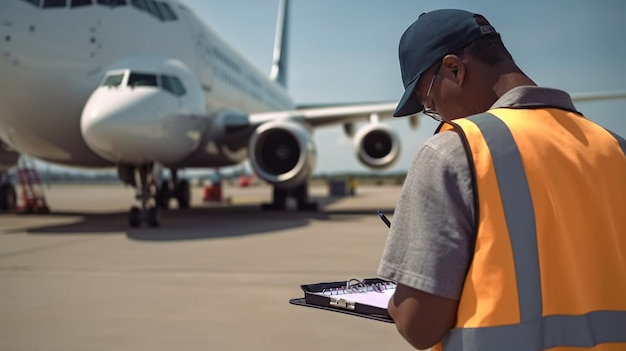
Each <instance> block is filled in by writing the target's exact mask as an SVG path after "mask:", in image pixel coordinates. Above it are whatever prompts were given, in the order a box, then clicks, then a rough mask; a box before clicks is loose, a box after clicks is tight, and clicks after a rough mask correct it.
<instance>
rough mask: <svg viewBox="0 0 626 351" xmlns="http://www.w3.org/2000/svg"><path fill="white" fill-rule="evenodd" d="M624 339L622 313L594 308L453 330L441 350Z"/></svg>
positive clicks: (526, 348) (527, 350)
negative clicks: (521, 320) (582, 312)
mask: <svg viewBox="0 0 626 351" xmlns="http://www.w3.org/2000/svg"><path fill="white" fill-rule="evenodd" d="M538 337H539V338H538ZM624 341H626V312H622V311H597V312H593V313H589V314H586V315H582V316H570V315H568V316H563V315H555V316H548V317H544V318H542V319H539V320H536V321H532V322H528V323H525V324H514V325H507V326H500V327H486V328H465V329H453V330H452V331H451V332H450V333H449V334H448V336H447V337H446V341H445V342H444V344H443V349H444V350H445V351H449V350H454V351H457V350H458V351H461V350H462V351H468V350H480V351H491V350H505V351H538V350H546V349H550V348H553V347H567V346H569V347H592V346H595V345H598V344H604V343H616V342H624Z"/></svg>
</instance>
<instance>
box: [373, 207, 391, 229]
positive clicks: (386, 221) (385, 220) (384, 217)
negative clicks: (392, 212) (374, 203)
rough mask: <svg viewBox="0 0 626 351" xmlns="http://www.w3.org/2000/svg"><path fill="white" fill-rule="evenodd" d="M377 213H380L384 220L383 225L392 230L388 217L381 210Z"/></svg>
mask: <svg viewBox="0 0 626 351" xmlns="http://www.w3.org/2000/svg"><path fill="white" fill-rule="evenodd" d="M376 213H378V216H380V219H382V220H383V223H385V224H386V225H387V228H391V222H389V220H388V219H387V217H386V216H385V215H384V214H383V213H382V212H380V210H376Z"/></svg>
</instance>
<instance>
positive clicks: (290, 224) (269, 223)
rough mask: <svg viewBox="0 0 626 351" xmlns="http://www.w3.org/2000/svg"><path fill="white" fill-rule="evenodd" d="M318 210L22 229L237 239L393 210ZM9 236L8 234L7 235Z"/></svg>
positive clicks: (253, 210)
mask: <svg viewBox="0 0 626 351" xmlns="http://www.w3.org/2000/svg"><path fill="white" fill-rule="evenodd" d="M313 200H315V201H317V203H318V206H319V209H318V210H317V211H263V210H262V209H261V206H260V205H227V206H209V207H198V208H191V209H186V210H162V211H161V225H160V227H157V228H151V227H148V226H146V225H145V224H142V226H141V227H139V228H130V227H129V226H128V213H127V212H109V213H101V214H94V213H80V212H64V213H61V212H53V213H51V214H49V215H47V216H69V217H75V218H74V219H72V220H71V222H70V223H67V222H66V223H62V224H52V225H46V224H42V225H39V226H26V228H22V229H20V231H21V232H24V231H26V232H27V233H29V234H77V235H84V234H96V235H102V234H119V233H126V235H127V237H128V238H130V239H134V240H139V241H177V240H198V239H216V238H228V237H238V236H246V235H259V234H268V233H272V232H275V231H279V230H286V229H291V228H297V227H302V226H307V225H309V224H310V222H311V221H312V220H317V221H337V222H343V221H351V220H354V217H355V216H363V215H366V216H376V210H377V209H380V210H382V211H383V212H385V213H387V214H392V213H393V208H372V209H367V208H362V207H361V208H359V209H341V210H326V209H325V208H326V207H327V206H328V205H330V204H332V203H333V202H335V201H336V200H337V199H335V198H332V197H328V198H316V199H313ZM5 233H6V232H5ZM7 234H8V233H7Z"/></svg>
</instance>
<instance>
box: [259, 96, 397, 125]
mask: <svg viewBox="0 0 626 351" xmlns="http://www.w3.org/2000/svg"><path fill="white" fill-rule="evenodd" d="M396 106H397V103H396V102H387V103H373V104H372V103H364V104H350V105H336V106H324V107H309V108H302V109H296V110H287V111H276V112H266V113H253V114H250V116H249V123H250V124H252V125H260V124H263V123H265V122H270V121H276V120H292V121H294V120H295V121H299V122H305V123H307V124H308V125H310V126H313V127H320V126H324V125H331V124H340V123H350V122H354V121H357V120H368V119H371V116H378V117H377V118H379V119H387V118H391V117H392V114H393V111H394V110H395V109H396Z"/></svg>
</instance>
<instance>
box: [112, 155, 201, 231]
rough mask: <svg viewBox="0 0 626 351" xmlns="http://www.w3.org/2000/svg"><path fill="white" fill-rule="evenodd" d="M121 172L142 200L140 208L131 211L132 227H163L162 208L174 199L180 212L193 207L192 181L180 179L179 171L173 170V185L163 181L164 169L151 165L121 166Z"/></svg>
mask: <svg viewBox="0 0 626 351" xmlns="http://www.w3.org/2000/svg"><path fill="white" fill-rule="evenodd" d="M117 169H118V176H119V178H120V179H121V180H122V181H123V182H124V183H126V184H128V185H131V186H132V187H134V188H135V189H136V195H135V198H136V200H137V201H139V205H138V206H133V207H131V209H130V211H129V212H128V224H129V225H130V226H131V227H133V228H136V227H139V226H141V224H142V223H145V224H146V225H148V226H149V227H158V226H160V224H161V213H160V209H167V208H168V207H169V201H170V199H171V198H175V199H176V200H177V201H178V208H179V209H185V208H189V203H190V200H191V192H190V189H189V182H188V181H187V180H185V179H180V180H179V179H178V177H177V170H176V169H172V170H171V174H172V181H171V182H168V181H166V180H162V178H161V174H160V172H161V168H155V167H153V165H151V164H150V165H145V166H139V167H135V166H130V165H119V166H118V168H117ZM155 172H156V174H155Z"/></svg>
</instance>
